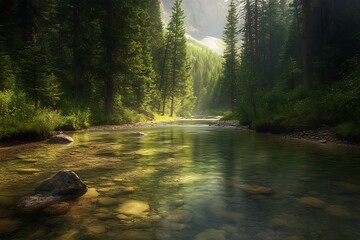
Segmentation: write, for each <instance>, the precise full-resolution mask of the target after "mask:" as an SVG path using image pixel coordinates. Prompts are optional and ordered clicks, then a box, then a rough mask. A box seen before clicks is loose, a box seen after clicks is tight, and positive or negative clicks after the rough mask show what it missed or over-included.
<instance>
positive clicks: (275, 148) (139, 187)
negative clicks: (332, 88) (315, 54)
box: [0, 122, 360, 240]
mask: <svg viewBox="0 0 360 240" xmlns="http://www.w3.org/2000/svg"><path fill="white" fill-rule="evenodd" d="M133 131H134V130H121V131H97V132H78V133H73V134H69V135H71V136H72V137H73V138H74V140H75V142H74V143H73V144H71V145H53V144H48V143H46V142H40V143H35V144H29V145H22V146H19V147H11V148H6V149H4V148H3V149H0V169H1V171H0V239H30V240H32V239H60V240H65V239H66V240H68V239H140V240H142V239H145V240H147V239H195V240H210V239H216V240H222V239H239V240H262V239H265V240H279V239H289V240H317V239H319V240H320V239H326V240H335V239H336V240H347V239H349V240H350V239H351V240H353V239H360V174H359V173H360V149H359V148H357V147H349V146H335V145H330V144H320V143H319V144H318V143H311V142H306V141H300V140H289V139H285V138H283V137H278V136H272V135H267V134H257V133H254V132H252V131H248V130H237V129H233V128H220V127H213V126H208V124H205V123H204V124H198V123H197V124H194V123H192V122H186V124H177V123H173V124H169V125H165V126H157V127H151V128H146V129H139V130H136V131H143V132H144V133H146V136H143V137H136V136H134V135H133V134H132V132H133ZM62 169H69V170H73V171H75V172H76V173H77V174H78V175H79V177H80V178H81V179H82V180H83V181H84V182H85V183H86V184H87V185H88V187H89V190H88V193H87V194H85V195H84V196H83V197H81V198H79V199H77V200H73V201H70V202H69V204H70V210H69V211H68V212H67V213H66V214H63V215H58V216H56V215H55V216H54V215H46V214H35V215H34V214H33V215H24V214H20V213H18V212H16V211H15V209H14V207H13V206H14V203H15V202H16V201H17V200H18V199H19V198H20V197H22V196H25V195H30V194H32V193H33V191H34V189H35V187H36V186H37V185H39V184H40V183H41V182H42V181H43V180H44V179H46V178H48V177H50V176H52V175H53V174H55V173H56V172H58V171H59V170H62ZM249 189H250V191H249ZM261 190H266V192H261ZM257 191H260V192H257ZM124 209H125V210H124Z"/></svg>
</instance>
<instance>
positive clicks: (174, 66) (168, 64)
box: [161, 0, 194, 117]
mask: <svg viewBox="0 0 360 240" xmlns="http://www.w3.org/2000/svg"><path fill="white" fill-rule="evenodd" d="M184 20H185V15H184V10H183V8H182V0H176V1H175V3H174V6H173V8H172V15H171V18H170V22H169V25H168V27H167V37H166V39H167V41H166V45H165V53H166V54H165V56H164V64H163V69H162V71H163V73H162V77H163V79H162V82H163V87H162V89H161V90H162V97H163V103H162V105H163V114H164V113H165V106H166V101H167V99H168V97H170V116H171V117H172V116H174V114H175V110H176V109H175V107H176V106H175V105H178V106H179V107H180V109H181V108H182V109H183V111H182V112H186V113H187V114H189V112H191V111H192V108H193V107H194V96H193V84H192V82H191V78H190V65H189V61H188V59H187V48H186V38H185V23H184ZM184 109H186V110H184Z"/></svg>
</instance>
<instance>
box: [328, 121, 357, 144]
mask: <svg viewBox="0 0 360 240" xmlns="http://www.w3.org/2000/svg"><path fill="white" fill-rule="evenodd" d="M334 131H335V133H336V134H337V135H339V136H340V137H343V138H346V139H348V140H351V141H360V125H359V124H356V123H354V122H347V123H342V124H339V125H337V126H336V127H335V128H334Z"/></svg>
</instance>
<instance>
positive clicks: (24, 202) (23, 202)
mask: <svg viewBox="0 0 360 240" xmlns="http://www.w3.org/2000/svg"><path fill="white" fill-rule="evenodd" d="M60 200H61V198H60V197H58V196H42V195H33V196H26V197H23V198H21V199H20V200H19V201H18V203H17V205H16V207H17V209H18V210H19V211H20V212H23V213H32V212H35V211H38V210H41V209H43V208H45V207H47V206H49V205H52V204H54V203H56V202H58V201H60Z"/></svg>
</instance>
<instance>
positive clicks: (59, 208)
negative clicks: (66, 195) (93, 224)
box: [43, 202, 70, 215]
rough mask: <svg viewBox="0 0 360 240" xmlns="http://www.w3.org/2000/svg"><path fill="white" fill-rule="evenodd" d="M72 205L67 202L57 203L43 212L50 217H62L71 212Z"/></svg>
mask: <svg viewBox="0 0 360 240" xmlns="http://www.w3.org/2000/svg"><path fill="white" fill-rule="evenodd" d="M69 209H70V204H69V203H67V202H57V203H54V204H51V205H50V206H47V207H46V208H44V210H43V212H44V213H46V214H49V215H62V214H65V213H67V212H68V211H69Z"/></svg>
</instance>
